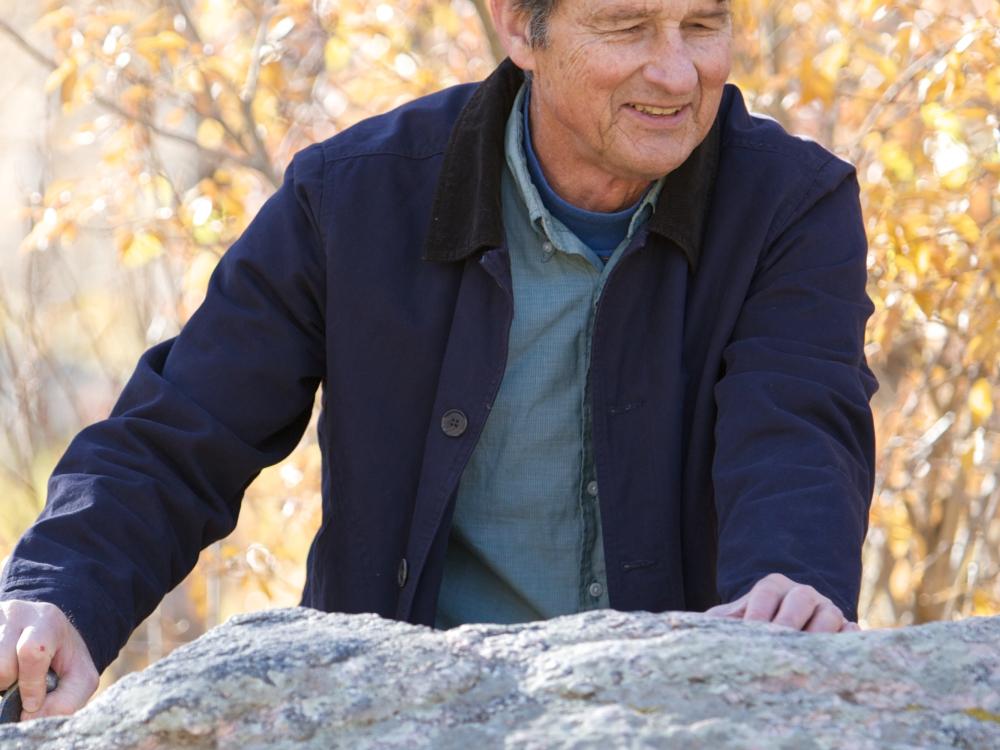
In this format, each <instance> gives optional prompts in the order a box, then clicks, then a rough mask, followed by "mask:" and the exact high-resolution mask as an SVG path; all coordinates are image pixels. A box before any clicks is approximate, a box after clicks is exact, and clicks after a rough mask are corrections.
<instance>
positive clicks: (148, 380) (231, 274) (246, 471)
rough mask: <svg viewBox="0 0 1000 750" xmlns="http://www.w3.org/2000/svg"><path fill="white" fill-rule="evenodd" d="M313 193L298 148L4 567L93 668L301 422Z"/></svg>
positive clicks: (59, 477)
mask: <svg viewBox="0 0 1000 750" xmlns="http://www.w3.org/2000/svg"><path fill="white" fill-rule="evenodd" d="M322 192H323V155H322V150H321V148H320V147H319V146H313V147H310V148H309V149H307V150H305V151H303V152H301V153H300V154H298V155H297V156H296V157H295V159H294V160H293V162H292V164H291V166H290V167H289V169H288V171H287V173H286V176H285V180H284V184H283V185H282V186H281V188H280V189H279V190H278V191H277V193H276V194H275V195H274V196H273V197H272V198H271V199H270V200H269V201H268V202H267V203H266V204H265V205H264V206H263V208H262V209H261V211H260V212H259V213H258V215H257V216H256V218H255V219H254V220H253V222H252V223H251V224H250V226H249V227H248V229H247V230H246V232H245V233H244V234H243V235H242V237H241V238H240V239H239V240H238V241H237V242H236V243H235V244H234V245H233V246H232V247H231V248H230V249H229V251H228V252H227V253H226V254H225V255H224V256H223V258H222V260H221V261H220V262H219V265H218V267H217V268H216V270H215V272H214V274H213V275H212V277H211V280H210V283H209V289H208V293H207V296H206V298H205V301H204V303H203V304H202V305H201V307H200V308H199V309H198V310H197V312H196V313H195V314H194V315H193V316H192V318H191V320H190V321H189V322H188V323H187V325H186V326H185V327H184V329H183V330H182V331H181V333H180V334H179V335H178V336H177V337H176V338H175V339H172V340H170V341H166V342H163V343H161V344H159V345H157V346H154V347H153V348H152V349H150V350H149V351H147V352H146V353H145V354H144V355H143V356H142V358H141V359H140V360H139V363H138V366H137V368H136V370H135V373H134V374H133V375H132V377H131V379H130V380H129V381H128V383H127V385H126V386H125V388H124V390H123V392H122V394H121V396H120V398H119V400H118V402H117V404H116V405H115V407H114V409H113V411H112V413H111V415H110V417H109V418H108V419H106V420H104V421H102V422H99V423H97V424H95V425H92V426H90V427H88V428H86V429H85V430H83V431H82V432H81V433H80V434H79V435H77V437H76V438H75V439H74V440H73V441H72V443H71V444H70V446H69V448H68V449H67V451H66V453H65V455H64V456H63V457H62V459H61V460H60V462H59V463H58V465H57V466H56V468H55V471H54V473H53V475H52V477H51V479H50V482H49V487H48V499H47V503H46V506H45V508H44V510H43V511H42V513H41V515H40V516H39V518H38V519H37V521H36V522H35V523H34V525H32V526H31V527H30V528H29V529H28V531H27V532H26V533H25V534H24V536H23V537H22V538H21V540H20V541H19V542H18V544H17V546H16V547H15V549H14V551H13V554H12V556H11V558H10V560H9V561H8V564H7V566H6V568H5V570H4V574H3V578H2V579H0V598H4V599H27V600H34V601H47V602H50V603H52V604H55V605H57V606H58V607H59V608H60V609H62V610H63V611H64V612H66V614H67V615H68V617H69V618H70V620H71V621H72V622H73V623H74V624H75V626H76V627H77V629H78V630H80V632H81V634H82V636H83V638H84V640H85V641H86V643H87V645H88V646H89V648H90V652H91V656H92V657H93V659H94V662H95V664H96V666H97V668H98V670H99V671H103V670H104V669H105V668H106V667H107V666H108V665H109V664H110V663H111V662H112V661H113V660H114V658H115V656H116V655H117V653H118V652H119V650H120V649H121V647H122V646H123V645H124V643H125V641H126V640H127V639H128V637H129V635H130V633H131V632H132V630H133V629H134V628H135V627H136V626H137V625H138V624H139V623H140V622H141V621H142V620H143V619H144V618H145V617H146V616H147V615H148V614H149V613H150V612H151V611H152V610H153V609H154V608H155V607H156V605H157V604H158V602H159V601H160V599H161V598H162V597H163V596H164V595H165V594H166V593H167V591H169V590H170V589H171V588H173V587H174V586H176V585H177V584H178V583H179V582H180V581H181V580H182V579H183V578H184V576H186V575H187V573H188V572H189V571H190V570H191V568H192V567H193V566H194V565H195V563H196V562H197V559H198V555H199V552H200V551H201V550H202V549H203V548H204V547H205V546H207V545H208V544H210V543H211V542H213V541H215V540H217V539H219V538H221V537H223V536H225V535H226V534H228V533H229V532H230V531H231V530H232V529H233V527H234V526H235V525H236V519H237V514H238V512H239V506H240V502H241V499H242V497H243V492H244V490H245V489H246V487H247V485H248V484H249V483H250V482H251V481H252V480H253V478H254V477H255V476H256V475H257V474H258V473H259V471H260V470H261V469H262V468H263V467H264V466H267V465H270V464H273V463H276V462H278V461H280V460H281V459H282V458H283V457H285V456H286V455H287V454H288V453H289V452H291V450H292V449H293V448H294V447H295V445H296V443H297V442H298V439H299V438H300V437H301V435H302V433H303V431H304V430H305V428H306V426H307V424H308V421H309V417H310V414H311V410H312V404H313V400H314V396H315V391H316V388H317V386H318V385H319V383H320V382H321V380H322V378H323V374H324V371H325V347H324V314H325V310H324V299H325V270H324V269H325V262H324V258H323V243H322V239H321V231H320V227H321V226H322V221H321V214H322Z"/></svg>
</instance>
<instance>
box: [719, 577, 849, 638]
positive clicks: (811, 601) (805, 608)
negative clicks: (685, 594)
mask: <svg viewBox="0 0 1000 750" xmlns="http://www.w3.org/2000/svg"><path fill="white" fill-rule="evenodd" d="M705 614H706V615H714V616H716V617H732V618H735V619H740V620H758V621H760V622H773V623H775V624H776V625H784V626H785V627H789V628H793V629H795V630H805V631H806V632H807V633H842V632H850V631H855V630H861V628H860V627H859V626H858V624H857V623H856V622H850V621H848V620H847V618H846V617H844V615H843V613H842V612H841V611H840V609H839V608H838V607H837V605H836V604H834V603H833V602H832V601H830V600H829V599H827V598H826V597H825V596H823V595H822V594H820V593H819V592H818V591H817V590H816V589H814V588H813V587H812V586H806V585H805V584H801V583H796V582H795V581H793V580H791V579H790V578H787V577H785V576H783V575H781V573H771V575H769V576H765V577H764V578H761V579H760V580H759V581H757V583H756V584H754V587H753V588H752V589H750V590H749V591H748V592H747V593H745V594H744V595H743V596H741V597H740V598H739V599H737V600H735V601H732V602H729V603H728V604H720V605H718V606H716V607H712V608H711V609H709V610H707V611H706V612H705Z"/></svg>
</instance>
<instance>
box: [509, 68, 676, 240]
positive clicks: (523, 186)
mask: <svg viewBox="0 0 1000 750" xmlns="http://www.w3.org/2000/svg"><path fill="white" fill-rule="evenodd" d="M530 85H531V83H530V81H527V80H526V81H525V82H524V83H523V84H522V85H521V88H520V89H518V92H517V96H515V97H514V103H513V105H512V106H511V110H510V115H509V117H508V118H507V127H506V132H505V134H504V155H505V157H506V160H507V166H508V167H510V171H511V174H512V175H513V176H514V184H515V185H517V190H518V194H519V195H520V196H521V199H522V200H523V201H524V204H525V206H526V207H527V209H528V216H529V218H530V219H531V223H532V224H533V225H534V226H535V227H536V228H538V229H540V231H541V232H542V233H543V234H544V235H546V236H547V237H548V238H549V239H550V240H552V241H553V242H555V244H556V246H557V247H560V248H561V249H562V244H563V243H562V242H561V239H562V237H563V236H564V232H570V230H569V229H568V228H566V227H565V226H564V225H563V224H562V222H560V221H559V219H558V218H556V217H555V216H554V215H553V214H552V212H551V211H549V210H548V208H547V207H546V205H545V200H544V199H543V198H542V196H541V193H540V192H539V190H538V187H537V186H536V185H535V182H534V180H533V179H532V178H531V170H530V169H529V167H528V156H527V153H526V152H525V149H526V147H527V143H528V138H527V133H525V121H526V119H527V114H526V113H524V112H523V111H522V110H523V108H524V106H525V99H527V98H528V95H529V92H528V87H529V86H530ZM662 186H663V179H662V178H661V179H659V180H657V181H656V182H655V183H654V184H653V185H652V187H650V189H649V190H647V191H646V192H645V194H644V195H643V196H642V199H641V200H639V201H638V202H637V203H636V204H634V205H633V206H632V216H631V221H630V222H629V225H628V231H627V233H626V236H625V239H626V240H629V239H631V238H632V235H633V234H635V230H636V229H637V228H638V227H639V226H640V225H641V224H642V223H643V221H645V219H646V217H647V216H648V214H649V213H650V212H652V211H654V210H655V207H656V199H657V198H658V197H659V194H660V188H661V187H662Z"/></svg>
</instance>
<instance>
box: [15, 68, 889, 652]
mask: <svg viewBox="0 0 1000 750" xmlns="http://www.w3.org/2000/svg"><path fill="white" fill-rule="evenodd" d="M521 80H522V77H521V73H520V71H518V70H517V69H516V68H514V66H512V65H511V64H510V63H509V62H507V63H505V64H503V65H502V66H501V67H500V68H499V69H498V70H497V71H496V72H495V73H494V74H493V75H492V76H491V77H490V78H489V79H488V80H487V81H485V82H484V83H482V84H479V85H465V86H458V87H455V88H450V89H447V90H445V91H442V92H439V93H437V94H434V95H432V96H429V97H426V98H423V99H419V100H417V101H414V102H412V103H410V104H407V105H406V106H404V107H401V108H399V109H397V110H395V111H393V112H390V113H388V114H385V115H382V116H379V117H375V118H373V119H370V120H367V121H365V122H363V123H361V124H359V125H357V126H355V127H354V128H352V129H350V130H348V131H345V132H344V133H342V134H339V135H337V136H335V137H334V138H332V139H330V140H328V141H326V142H325V143H322V144H317V145H314V146H311V147H309V148H308V149H306V150H305V151H303V152H301V153H300V154H298V155H297V156H296V157H295V158H294V160H293V162H292V164H291V166H290V167H289V169H288V172H287V175H286V179H285V182H284V185H283V186H282V187H281V188H280V189H279V190H278V192H277V193H276V195H275V196H274V197H273V198H271V200H270V201H268V203H267V204H266V205H265V206H264V207H263V208H262V210H261V211H260V213H259V215H258V216H257V217H256V218H255V219H254V221H253V222H252V224H251V226H250V227H249V229H248V230H247V231H246V233H245V234H244V235H243V237H242V238H241V239H240V240H239V241H238V242H236V243H235V245H233V247H232V248H231V249H230V250H229V252H228V253H227V254H226V255H225V257H224V258H223V259H222V261H221V262H220V264H219V266H218V269H217V270H216V272H215V274H214V276H213V277H212V280H211V284H210V288H209V291H208V296H207V298H206V300H205V302H204V304H203V305H202V307H201V308H200V309H199V310H198V311H197V312H196V313H195V315H194V316H193V317H192V319H191V320H190V322H189V323H188V324H187V326H185V328H184V330H183V331H182V332H181V333H180V335H179V336H178V337H177V338H176V339H172V340H170V341H166V342H164V343H162V344H159V345H158V346H155V347H153V348H152V349H150V350H149V351H148V352H147V353H146V354H144V355H143V357H142V358H141V360H140V362H139V364H138V367H137V369H136V371H135V374H134V375H133V377H132V378H131V380H130V381H129V383H128V384H127V386H126V387H125V389H124V392H123V393H122V395H121V398H120V400H119V402H118V403H117V405H116V406H115V408H114V410H113V412H112V414H111V416H110V418H109V419H107V420H105V421H103V422H100V423H98V424H95V425H93V426H91V427H88V428H87V429H85V430H84V431H83V432H81V433H80V434H79V435H78V436H77V437H76V438H75V439H74V441H73V442H72V444H71V445H70V447H69V449H68V450H67V452H66V454H65V456H64V457H63V458H62V460H61V461H60V463H59V464H58V466H57V467H56V470H55V472H54V474H53V476H52V479H51V483H50V487H49V498H48V504H47V506H46V508H45V510H44V512H43V513H42V515H41V516H40V518H39V519H38V521H37V522H36V523H35V524H34V525H33V526H32V527H31V528H30V529H29V530H28V531H27V533H26V534H25V535H24V537H23V538H22V540H21V541H20V542H19V544H18V545H17V547H16V549H15V551H14V554H13V556H12V558H11V560H10V562H9V565H8V566H7V569H6V571H5V576H4V578H3V581H2V589H0V591H2V596H3V597H6V598H15V597H16V598H25V599H35V600H44V601H50V602H52V603H54V604H56V605H58V606H59V607H61V608H62V609H63V610H64V611H66V612H67V613H68V614H69V616H70V617H71V619H72V620H73V621H74V622H75V624H76V625H77V627H78V628H79V629H80V631H81V633H82V634H83V636H84V639H85V640H86V642H87V644H88V646H89V647H90V650H91V653H92V655H93V657H94V660H95V662H96V664H97V667H98V669H101V670H103V669H104V668H105V667H106V666H107V665H108V664H109V663H110V662H111V661H112V659H113V658H114V657H115V655H116V654H117V652H118V650H119V649H120V648H121V646H122V645H123V644H124V642H125V640H126V639H127V637H128V635H129V633H130V632H131V631H132V629H133V628H134V627H135V626H136V625H137V624H138V623H140V622H141V621H142V619H143V618H145V617H146V616H147V615H148V614H149V613H150V612H151V611H152V609H153V608H154V607H155V606H156V604H157V603H158V602H159V600H160V598H161V597H162V596H163V595H164V594H165V592H167V591H168V590H169V589H170V588H172V587H173V586H175V585H176V584H177V583H178V582H180V581H181V579H182V578H183V577H184V576H185V575H186V574H187V573H188V571H189V570H190V569H191V568H192V567H193V566H194V564H195V562H196V560H197V558H198V553H199V551H200V550H201V549H202V548H203V547H205V546H206V545H208V544H209V543H211V542H212V541H213V540H216V539H219V538H220V537H223V536H225V535H226V534H228V533H229V532H230V531H231V530H232V528H233V526H234V525H235V523H236V517H237V513H238V510H239V506H240V500H241V498H242V495H243V492H244V489H245V488H246V486H247V485H248V484H249V483H250V481H251V480H252V479H253V478H254V477H255V476H256V474H257V473H258V472H259V471H260V469H261V468H262V467H264V466H266V465H268V464H273V463H275V462H277V461H279V460H281V459H282V458H283V457H284V456H286V455H287V454H288V453H289V452H290V451H291V450H292V448H293V447H294V446H295V444H296V443H297V441H298V440H299V438H300V436H301V434H302V432H303V431H304V429H305V428H306V425H307V423H308V420H309V417H310V410H311V407H312V403H313V397H314V394H315V391H316V388H317V387H319V386H322V394H323V396H322V405H323V410H322V415H321V417H320V423H319V436H320V446H321V449H322V451H323V458H324V462H323V523H322V528H321V529H320V531H319V533H318V534H317V536H316V539H315V540H314V541H313V545H312V548H311V550H310V553H309V562H308V581H307V584H306V587H305V591H304V594H303V600H302V601H303V604H305V605H308V606H311V607H316V608H319V609H324V610H337V611H343V612H377V613H379V614H381V615H383V616H386V617H393V618H398V619H404V620H409V621H411V622H417V623H425V624H430V623H432V622H433V620H434V614H435V608H436V602H437V594H438V589H439V586H440V583H441V573H442V567H443V559H444V552H445V547H446V544H447V539H448V532H449V527H450V518H451V514H452V510H453V505H454V498H455V489H456V485H457V483H458V480H459V476H460V475H461V473H462V470H463V467H464V466H465V463H466V461H467V460H468V458H469V455H470V453H471V452H472V449H473V446H474V445H475V443H476V440H477V437H478V435H479V434H480V431H481V430H482V427H483V424H484V422H485V420H486V418H487V416H488V414H489V411H490V405H491V403H492V400H493V398H494V396H495V394H496V392H497V388H498V386H499V383H500V379H501V377H502V375H503V373H504V367H505V358H506V347H507V335H508V327H509V325H510V321H511V319H512V315H513V314H514V311H513V309H512V297H511V277H510V266H509V258H508V255H507V252H506V250H505V248H504V238H503V229H502V216H501V211H500V190H499V185H500V169H501V168H502V164H503V128H504V123H505V121H506V117H507V113H508V112H509V110H510V106H511V103H512V101H513V97H514V94H515V92H516V91H517V88H518V86H519V85H520V83H521ZM705 175H707V176H708V178H707V179H706V178H705ZM866 251H867V243H866V240H865V236H864V230H863V225H862V221H861V214H860V208H859V203H858V186H857V183H856V180H855V175H854V171H853V169H852V168H851V167H850V165H848V164H845V163H844V162H842V161H840V160H838V159H836V158H835V157H833V156H832V155H831V154H829V153H828V152H826V151H824V150H823V149H822V148H820V147H819V146H817V145H815V144H813V143H810V142H806V141H803V140H800V139H797V138H793V137H791V136H789V135H788V134H786V133H785V132H784V131H783V130H782V129H781V128H780V127H779V126H778V125H776V124H775V123H773V122H771V121H767V120H763V119H760V118H756V117H752V116H750V115H749V114H748V113H747V111H746V109H745V107H744V104H743V101H742V98H741V96H740V94H739V92H738V90H737V89H736V88H734V87H732V86H729V87H727V89H726V92H725V96H724V98H723V102H722V106H721V109H720V112H719V115H718V118H717V121H716V123H715V127H714V128H713V130H712V132H711V134H710V135H709V137H708V138H706V140H705V142H704V143H702V144H701V145H700V146H699V147H698V149H696V150H695V152H694V153H693V154H692V155H691V157H690V158H689V159H688V161H687V162H685V164H684V165H682V166H681V167H680V168H678V169H677V170H675V171H674V172H672V173H671V174H670V175H669V176H668V178H667V182H666V184H665V187H664V190H663V193H662V195H661V198H660V203H659V204H658V207H657V211H656V213H655V214H654V216H653V218H652V219H651V220H650V222H649V223H648V225H647V227H646V230H645V231H643V232H640V233H638V234H637V236H636V237H635V241H634V242H633V243H632V244H631V246H630V247H629V248H628V249H627V251H626V252H625V255H624V256H623V257H622V259H621V262H620V263H619V264H618V266H617V267H616V268H615V270H614V271H613V273H612V275H611V277H610V279H609V280H608V283H607V286H606V288H605V290H604V293H603V296H602V299H601V301H600V305H599V308H598V311H597V314H596V323H595V331H594V341H593V353H592V364H591V368H592V369H591V391H592V393H591V396H592V399H593V401H592V413H593V420H594V422H593V441H594V451H595V460H596V467H597V475H598V481H599V482H600V485H601V498H600V503H601V518H602V524H603V530H604V545H605V555H606V559H607V571H608V591H609V595H610V601H611V605H612V606H613V607H615V608H617V609H621V610H638V609H642V610H651V611H663V610H678V609H684V610H704V609H706V608H707V607H709V606H712V605H713V604H716V603H718V602H719V601H720V599H721V600H723V601H730V600H732V599H734V598H736V597H738V596H740V595H742V594H743V593H745V592H746V591H747V590H748V589H749V588H750V587H751V586H752V585H753V584H754V583H755V582H756V581H757V580H759V579H760V578H762V577H763V576H765V575H767V574H768V573H772V572H780V573H784V574H785V575H787V576H788V577H790V578H792V579H794V580H796V581H799V582H802V583H806V584H810V585H812V586H814V587H815V588H816V589H818V590H819V591H820V592H821V593H823V594H825V595H826V596H828V597H830V598H831V599H832V600H833V602H834V603H835V604H837V606H839V607H840V608H841V610H842V611H843V612H844V613H845V615H846V616H847V617H849V618H851V619H856V616H857V612H856V607H857V598H858V588H859V581H860V574H861V559H860V558H861V546H862V542H863V540H864V536H865V532H866V529H867V518H868V507H869V503H870V499H871V492H872V481H873V463H874V439H873V428H872V418H871V412H870V409H869V406H868V400H869V398H870V396H871V394H872V392H873V391H874V388H875V382H874V379H873V377H872V375H871V373H870V372H869V370H868V368H867V366H866V364H865V360H864V355H863V341H864V326H865V322H866V320H867V318H868V316H869V315H870V313H871V310H872V307H871V303H870V302H869V300H868V298H867V296H866V294H865V279H866V270H865V257H866ZM456 412H460V414H456ZM446 414H448V418H445V415H446Z"/></svg>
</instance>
